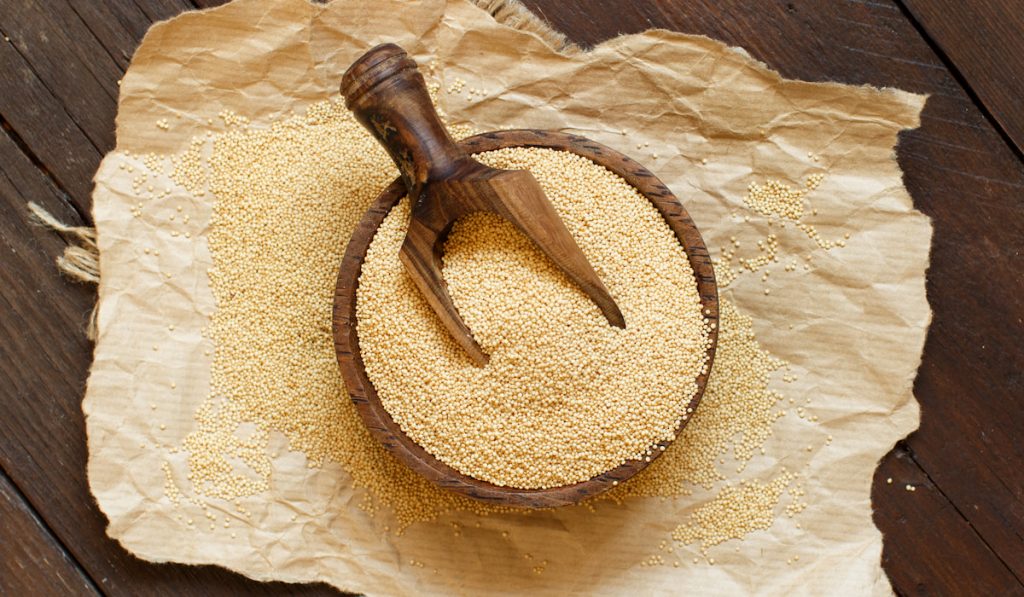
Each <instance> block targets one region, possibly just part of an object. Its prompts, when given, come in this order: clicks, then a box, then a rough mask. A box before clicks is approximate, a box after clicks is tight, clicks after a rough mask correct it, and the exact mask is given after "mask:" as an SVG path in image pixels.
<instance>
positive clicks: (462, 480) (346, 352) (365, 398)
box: [332, 129, 718, 508]
mask: <svg viewBox="0 0 1024 597" xmlns="http://www.w3.org/2000/svg"><path fill="white" fill-rule="evenodd" d="M459 145H460V146H461V147H462V148H463V149H465V150H466V151H467V152H469V153H474V154H475V153H482V152H486V151H493V150H496V149H503V148H507V147H540V148H547V149H556V150H561V151H568V152H571V153H574V154H577V155H580V156H582V157H585V158H588V159H590V160H591V161H593V162H595V163H597V164H598V165H601V166H604V167H605V168H607V169H608V170H610V171H612V172H614V173H615V174H617V175H618V176H620V177H622V178H623V179H625V180H626V182H628V183H630V184H631V185H633V187H635V188H636V189H637V190H638V191H639V192H640V193H641V194H642V195H644V196H645V197H646V198H647V199H648V200H649V201H650V202H651V203H652V204H653V205H654V206H655V207H656V208H657V209H658V211H659V212H660V213H661V215H662V217H663V218H664V219H665V221H666V223H667V224H668V225H669V227H670V228H671V229H672V231H673V232H674V233H675V235H676V238H678V239H679V241H680V243H681V244H682V245H683V248H684V249H685V251H686V255H687V257H688V259H689V261H690V266H691V267H692V268H693V271H694V277H695V279H696V282H697V292H698V295H699V296H700V300H701V306H702V309H703V313H704V317H705V318H706V319H707V320H708V321H710V322H712V323H713V324H714V325H712V327H711V330H710V331H709V334H708V336H709V339H710V341H711V343H710V346H709V348H708V350H707V355H708V361H707V366H706V367H705V368H704V369H703V370H702V372H701V373H700V374H699V375H698V376H697V391H696V392H695V393H694V395H693V397H692V398H691V399H690V401H689V403H688V404H687V406H686V412H685V413H683V416H682V417H681V418H680V422H679V425H678V427H677V428H676V437H678V436H679V434H680V433H681V432H682V431H683V429H684V428H685V427H686V424H687V423H688V422H689V420H690V418H692V416H693V413H694V412H695V411H696V409H697V406H698V405H699V404H700V401H701V398H702V397H703V395H704V390H705V388H706V387H707V380H708V377H709V376H710V374H711V369H712V365H713V363H714V358H715V349H716V348H717V346H718V285H717V282H716V279H715V272H714V267H713V265H712V260H711V256H710V255H709V254H708V250H707V247H706V245H705V244H704V239H703V238H702V237H701V234H700V231H699V230H698V229H697V226H696V224H694V222H693V220H692V219H691V218H690V215H689V213H687V211H686V208H684V207H683V205H682V203H681V202H680V201H679V199H678V198H677V197H676V196H675V195H674V194H673V193H672V191H670V190H669V188H668V187H667V186H665V184H664V183H662V182H661V180H659V179H658V178H657V177H656V176H655V175H654V174H653V173H651V172H650V171H649V170H647V169H646V168H644V167H643V166H642V165H640V164H639V163H638V162H636V161H634V160H632V159H631V158H629V157H628V156H626V155H624V154H622V153H620V152H618V151H616V150H614V149H611V148H609V147H606V146H604V145H602V144H600V143H597V142H595V141H592V140H590V139H588V138H586V137H582V136H579V135H573V134H569V133H562V132H556V131H545V130H538V129H515V130H504V131H495V132H489V133H482V134H479V135H474V136H472V137H468V138H466V139H463V140H462V141H460V142H459ZM405 195H406V190H405V186H404V185H403V184H402V181H401V179H396V180H395V181H394V182H392V183H391V185H389V186H388V187H387V188H386V189H385V190H384V191H383V192H382V193H381V194H380V195H379V196H378V197H377V198H376V199H375V200H374V202H373V204H372V205H371V206H370V208H369V209H368V210H367V211H366V214H365V215H364V216H363V218H362V219H361V220H360V222H359V224H358V225H357V226H356V228H355V230H354V231H353V233H352V236H351V237H350V239H349V242H348V246H347V247H346V249H345V254H344V257H343V258H342V261H341V267H340V269H339V270H338V279H337V283H336V285H335V291H334V308H333V318H332V319H333V334H334V346H335V354H336V356H337V360H338V365H339V367H340V369H341V375H342V378H343V380H344V382H345V388H346V389H347V391H348V394H349V397H350V398H351V400H352V403H353V404H354V405H355V408H356V410H357V412H358V413H359V416H360V418H361V419H362V421H363V423H364V424H365V425H366V427H367V429H368V430H369V431H370V434H371V435H373V437H374V438H376V439H377V441H379V442H380V443H381V444H383V445H384V447H385V448H386V449H387V450H388V452H390V453H391V454H392V455H393V456H394V457H396V458H397V459H398V460H399V461H400V462H402V463H404V464H405V465H406V466H408V467H409V468H411V469H413V470H414V471H415V472H417V473H418V474H420V475H422V476H423V477H425V478H426V479H427V480H429V481H430V482H432V483H434V484H435V485H438V486H440V487H442V488H444V489H447V490H449V491H454V492H456V493H459V494H462V495H465V496H467V497H470V498H473V499H476V500H482V501H485V502H490V503H493V504H500V505H507V506H516V507H525V508H553V507H557V506H563V505H568V504H575V503H579V502H580V501H582V500H584V499H586V498H588V497H591V496H594V495H597V494H599V493H601V492H604V491H607V490H608V489H611V488H612V487H614V486H615V485H618V484H619V483H621V482H623V481H625V480H626V479H629V478H630V477H632V476H634V475H635V474H637V473H639V472H640V471H641V470H643V469H644V468H646V467H647V466H648V465H649V464H650V463H651V462H654V461H655V460H656V459H657V457H658V456H660V455H661V453H662V452H663V450H660V449H655V450H654V451H653V453H652V455H651V457H650V458H649V459H646V458H644V459H636V460H627V461H626V462H624V463H623V464H621V465H619V466H617V467H615V468H613V469H611V470H608V471H606V472H604V473H601V474H600V475H597V476H595V477H592V478H591V479H588V480H586V481H581V482H578V483H574V484H572V485H563V486H559V487H552V488H548V489H520V488H515V487H504V486H500V485H496V484H493V483H490V482H487V481H483V480H480V479H476V478H474V477H470V476H468V475H465V474H463V473H461V472H459V471H457V470H456V469H454V468H452V467H451V466H449V465H447V464H445V463H443V462H441V461H440V460H438V459H437V458H436V457H434V456H433V455H431V454H430V453H429V452H427V451H426V450H425V449H424V448H423V447H421V446H420V445H419V444H417V443H416V442H415V441H413V440H412V439H411V438H410V437H409V436H408V435H406V434H405V433H404V432H403V431H402V429H401V428H400V426H399V425H398V424H397V423H396V422H395V421H394V419H392V418H391V415H390V414H389V413H388V412H387V410H386V409H385V408H384V406H383V405H382V404H381V402H380V399H379V397H378V396H377V392H376V389H375V388H374V387H373V384H372V383H371V382H370V379H369V377H368V376H367V374H366V369H365V367H364V366H363V361H362V356H361V353H360V349H359V333H358V322H357V318H356V293H357V291H358V286H359V275H360V273H361V271H362V265H363V261H364V260H365V258H366V252H367V250H368V249H369V246H370V243H371V242H372V241H373V237H374V235H375V234H376V232H377V228H378V227H379V226H380V224H381V223H382V222H383V221H384V218H385V217H386V216H387V214H388V213H389V212H390V211H391V209H392V208H393V207H394V206H395V205H396V204H397V203H398V202H399V201H400V200H401V199H402V198H403V197H405ZM671 443H672V440H668V441H662V442H659V443H658V444H656V446H658V447H666V448H667V447H668V445H669V444H671Z"/></svg>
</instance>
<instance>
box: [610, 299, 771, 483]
mask: <svg viewBox="0 0 1024 597" xmlns="http://www.w3.org/2000/svg"><path fill="white" fill-rule="evenodd" d="M719 317H720V319H719V322H720V325H719V333H718V347H717V348H716V350H715V364H714V367H712V369H711V378H710V379H709V380H708V385H707V389H706V390H705V392H704V397H703V398H702V399H701V403H700V407H699V408H698V409H697V410H696V412H695V413H694V415H693V418H692V419H691V420H690V422H689V425H688V426H687V427H686V429H685V430H684V431H683V433H682V434H681V435H680V437H679V438H678V439H677V440H676V442H675V443H674V444H672V445H671V446H669V447H668V449H667V450H666V451H665V454H664V455H663V456H662V457H661V458H659V459H658V460H656V461H655V462H653V463H651V466H650V467H648V468H647V469H646V470H644V471H643V472H641V473H640V474H639V475H637V476H636V477H634V478H633V479H632V480H630V481H629V482H628V483H624V484H622V485H621V486H619V487H617V488H616V489H614V490H613V491H612V492H611V496H610V497H613V498H615V499H621V498H623V497H627V496H673V495H679V494H681V493H683V492H689V487H691V486H694V485H697V486H700V487H704V488H706V489H710V488H711V487H712V486H713V485H714V484H715V483H716V482H718V481H720V480H722V479H725V478H726V477H725V476H724V475H723V474H722V472H721V471H720V470H719V465H720V464H721V460H722V458H723V457H724V456H725V455H727V454H728V453H729V452H730V451H731V452H732V457H733V458H734V459H735V460H736V461H737V462H738V463H739V470H738V471H736V472H740V471H742V470H743V467H744V465H745V463H746V462H748V461H749V460H750V459H751V458H752V457H753V456H754V454H755V452H756V451H757V450H759V449H760V448H761V446H762V445H763V444H764V441H765V440H766V439H767V438H768V436H769V435H771V432H772V426H773V425H774V423H775V421H776V420H778V418H779V416H780V411H777V410H776V409H775V406H776V405H777V404H778V402H779V400H781V398H782V396H781V395H780V394H779V393H778V392H775V391H774V390H770V389H768V382H769V376H770V375H771V374H772V373H773V372H775V371H777V370H778V369H779V368H781V367H783V366H784V363H783V362H782V361H781V360H779V359H776V358H774V357H772V356H771V355H770V354H768V352H766V351H765V350H764V349H762V348H761V346H760V345H759V344H758V342H757V339H756V338H755V336H754V328H753V321H752V320H751V319H750V317H748V316H746V315H743V314H742V313H740V312H739V311H738V310H737V309H736V307H735V306H734V305H733V304H732V301H730V300H729V299H728V297H726V296H724V295H723V296H722V297H721V302H720V304H719Z"/></svg>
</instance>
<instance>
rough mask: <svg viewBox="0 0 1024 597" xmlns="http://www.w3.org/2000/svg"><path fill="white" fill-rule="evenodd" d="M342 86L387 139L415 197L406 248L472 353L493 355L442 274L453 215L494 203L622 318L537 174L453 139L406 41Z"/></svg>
mask: <svg viewBox="0 0 1024 597" xmlns="http://www.w3.org/2000/svg"><path fill="white" fill-rule="evenodd" d="M341 93H342V95H343V96H344V97H345V105H346V106H347V107H348V108H349V109H350V110H352V112H353V113H354V114H355V116H356V118H357V119H358V120H359V122H361V123H362V124H363V126H365V127H366V128H367V129H369V130H370V132H371V133H373V135H374V137H376V138H377V140H378V141H380V143H381V144H382V145H383V146H384V147H385V149H387V152H388V154H389V155H390V156H391V159H393V160H394V161H395V164H396V165H397V166H398V169H399V171H400V172H401V175H402V181H403V182H404V183H405V187H406V190H407V191H408V195H409V198H410V200H411V201H413V205H412V218H411V220H410V221H409V228H408V231H407V232H406V235H405V241H404V242H403V243H402V248H401V251H400V253H399V257H400V259H401V260H402V263H403V265H404V266H405V269H406V271H407V272H408V274H409V276H410V277H411V278H412V280H413V282H414V283H415V284H416V287H417V288H419V291H420V292H421V293H422V294H423V296H424V297H425V298H426V299H427V302H428V303H429V304H430V307H431V308H432V309H433V310H434V312H435V313H437V316H438V317H440V318H441V322H442V323H443V324H444V326H445V327H446V328H447V329H448V331H449V332H450V333H451V335H452V336H453V337H454V338H455V340H456V341H457V342H458V343H459V345H461V346H462V347H463V349H465V351H466V352H467V353H468V354H469V356H470V357H471V358H472V359H473V361H474V362H475V363H477V364H478V365H480V366H483V365H485V364H487V358H488V357H487V355H486V354H485V353H484V351H483V350H482V349H481V348H480V345H479V344H477V342H476V340H474V339H473V336H472V333H471V332H470V330H469V328H468V327H467V326H466V324H465V322H464V321H463V320H462V317H461V316H460V315H459V312H458V310H457V309H456V308H455V305H454V304H453V303H452V298H451V296H450V295H449V294H448V287H447V285H446V284H445V281H444V278H443V277H442V274H441V266H442V261H441V255H442V251H443V243H444V240H445V238H446V237H447V235H448V232H449V231H450V230H451V228H452V225H453V224H454V223H455V221H456V220H458V219H459V218H460V217H462V216H464V215H467V214H469V213H471V212H477V211H487V212H491V213H494V214H497V215H499V216H501V217H502V218H504V219H506V220H508V221H509V222H511V223H512V224H514V225H515V226H516V227H517V228H519V230H520V231H522V233H523V234H525V235H526V236H527V237H528V238H530V239H531V240H532V241H533V242H534V243H536V244H537V246H538V247H539V248H540V249H541V251H543V252H544V254H545V255H547V256H548V258H550V259H551V261H552V262H553V263H554V264H555V265H556V266H557V267H558V268H559V269H561V270H562V272H564V273H565V275H567V276H568V277H569V279H571V280H572V281H573V282H575V283H576V284H578V285H579V287H580V288H581V289H582V290H583V292H585V293H586V294H587V296H589V297H590V298H591V300H593V301H594V303H596V304H597V306H598V308H600V309H601V312H602V313H603V314H604V316H605V318H606V319H607V320H608V322H609V323H611V324H612V325H614V326H617V327H620V328H622V327H625V325H626V324H625V320H624V319H623V317H622V312H621V311H619V308H618V306H616V304H615V301H614V300H613V299H612V297H611V295H610V294H609V293H608V289H607V288H605V286H604V284H603V283H602V282H601V280H600V278H598V276H597V273H596V272H594V268H592V267H591V266H590V263H589V262H588V261H587V258H586V256H585V255H584V254H583V251H582V250H580V248H579V246H578V245H577V244H576V241H575V240H573V238H572V235H571V234H570V233H569V230H568V229H567V228H566V227H565V224H564V223H562V220H561V219H560V218H559V217H558V213H557V212H556V211H555V208H554V206H552V205H551V202H550V201H549V200H548V198H547V197H546V196H545V195H544V191H543V190H541V188H540V184H539V183H538V182H537V179H535V178H534V177H533V175H532V174H530V173H529V172H527V171H525V170H499V169H497V168H490V167H488V166H484V165H483V164H481V163H480V162H478V161H476V160H474V159H473V158H472V157H470V155H469V154H468V153H466V152H465V151H464V150H463V149H462V148H460V147H459V146H458V145H456V144H455V142H454V141H452V139H451V137H449V136H448V132H447V131H446V130H445V127H444V125H443V124H442V123H441V120H440V119H439V118H438V116H437V112H436V111H435V110H434V106H433V104H432V103H431V101H430V95H429V94H428V93H427V87H426V84H425V83H424V80H423V76H422V75H420V73H419V71H418V70H417V69H416V63H415V62H414V61H413V60H412V59H411V58H409V56H408V55H407V54H406V52H405V50H403V49H402V48H400V47H398V46H396V45H395V44H382V45H379V46H377V47H375V48H373V49H372V50H370V51H369V52H367V53H366V54H364V55H363V56H362V57H361V58H359V59H358V60H356V61H355V63H353V64H352V66H350V67H349V69H348V70H347V71H346V72H345V75H344V77H343V78H342V80H341Z"/></svg>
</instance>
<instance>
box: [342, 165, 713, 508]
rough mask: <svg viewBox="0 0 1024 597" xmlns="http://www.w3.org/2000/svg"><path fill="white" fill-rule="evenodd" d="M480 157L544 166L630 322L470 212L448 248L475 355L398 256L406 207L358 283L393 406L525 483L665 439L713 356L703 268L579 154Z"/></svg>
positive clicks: (430, 439) (579, 474) (397, 415)
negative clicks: (701, 287)
mask: <svg viewBox="0 0 1024 597" xmlns="http://www.w3.org/2000/svg"><path fill="white" fill-rule="evenodd" d="M480 159H481V161H483V162H484V163H486V164H488V165H490V166H494V167H498V168H506V169H526V170H530V171H531V172H533V174H534V176H536V177H537V180H538V181H539V182H540V184H541V186H542V187H543V189H544V191H545V193H546V194H547V196H548V197H549V198H550V199H551V201H552V203H553V204H554V205H555V207H556V209H558V211H559V214H560V215H561V217H562V219H563V220H564V221H565V223H566V225H567V226H568V228H569V230H570V231H571V232H572V234H573V236H574V238H576V239H577V241H578V243H579V244H580V247H581V248H582V249H583V251H584V252H585V253H586V255H587V258H588V259H589V261H590V262H591V264H593V265H594V268H595V270H596V271H598V272H599V273H600V275H601V277H602V280H603V281H604V283H605V284H606V285H607V286H608V288H609V290H610V292H611V293H612V295H613V297H614V298H615V300H616V303H617V304H618V306H619V307H620V309H621V310H622V312H623V314H624V315H625V318H626V328H625V329H619V328H616V327H613V326H610V325H609V324H608V322H607V321H606V320H605V319H604V317H603V316H602V315H601V313H600V311H599V310H598V308H597V306H596V305H595V304H594V303H593V302H592V301H590V300H589V299H588V298H587V297H586V295H584V294H583V293H582V291H580V290H579V289H578V288H577V287H576V286H575V285H573V284H572V283H571V282H570V281H569V280H568V279H567V278H565V277H564V276H563V275H562V274H561V273H560V272H559V271H558V270H557V269H556V268H555V266H554V265H553V264H552V263H551V262H550V261H549V260H548V259H547V258H546V257H544V256H543V254H542V253H541V252H540V250H539V249H538V248H537V247H536V246H535V245H533V243H532V242H531V241H529V240H528V239H527V238H526V237H525V236H523V235H522V234H521V233H519V232H518V230H517V229H516V228H515V227H514V226H513V225H512V224H509V223H507V222H504V221H502V220H501V219H499V218H498V217H497V216H493V215H489V214H474V215H472V216H469V217H466V218H465V219H463V220H461V221H460V222H458V223H457V224H456V226H455V227H454V229H453V230H452V233H451V236H450V237H449V240H448V242H447V244H446V247H445V253H444V272H445V279H446V281H447V283H448V288H449V290H450V292H451V295H452V299H453V301H454V302H455V304H456V306H457V307H458V309H459V312H460V314H462V316H463V318H464V319H465V321H466V323H467V325H468V326H469V328H470V329H471V330H472V331H473V334H474V337H475V338H476V340H477V341H478V342H479V343H480V345H481V346H482V347H483V349H484V350H485V351H486V352H487V353H488V354H489V355H490V357H491V358H490V362H489V363H488V365H487V366H486V367H482V368H478V367H475V366H473V364H472V363H471V362H470V361H469V358H468V357H467V356H466V354H465V353H464V352H463V351H462V350H461V349H460V348H459V347H458V346H457V345H456V344H455V342H454V341H453V340H452V339H451V337H450V335H449V334H448V333H447V332H446V331H445V329H444V328H443V327H441V325H440V323H439V321H438V320H437V318H436V316H434V314H433V312H432V311H431V310H430V308H429V307H428V305H427V303H426V301H425V300H424V299H423V298H422V297H421V296H420V294H419V293H418V292H417V290H416V289H415V287H414V286H413V284H412V282H411V281H410V280H409V278H408V277H407V276H406V274H405V272H404V269H403V267H402V265H401V262H400V261H399V259H398V249H399V247H400V246H401V243H402V239H403V237H404V234H405V227H406V224H407V222H408V219H409V209H408V206H407V205H406V203H404V202H403V203H402V204H401V206H400V207H398V208H396V209H395V210H394V211H393V212H392V214H390V215H389V216H388V217H387V218H386V219H385V221H384V223H383V225H382V226H381V227H380V229H379V231H378V233H377V235H376V236H375V238H374V239H373V242H372V244H371V246H370V250H369V252H368V254H367V258H366V261H365V263H364V264H363V270H362V275H361V277H360V280H359V291H358V301H357V314H358V317H359V337H360V348H361V351H362V357H363V362H364V363H365V365H366V370H367V373H368V375H369V377H370V380H371V381H372V382H373V384H374V387H375V388H376V389H377V393H378V394H379V396H380V399H381V402H382V403H383V405H384V407H385V408H386V409H387V410H388V412H389V413H391V415H392V417H393V418H394V419H395V421H396V422H397V423H398V424H399V425H400V426H401V427H402V429H403V431H405V433H407V434H408V435H409V436H410V437H411V438H412V439H413V440H414V441H416V442H417V443H418V444H419V445H421V446H423V447H424V448H425V449H426V450H427V451H428V452H430V453H431V454H433V455H434V456H436V457H437V458H438V459H440V460H441V461H443V462H445V463H447V464H449V465H450V466H452V467H453V468H455V469H457V470H459V471H460V472H462V473H464V474H467V475H470V476H472V477H476V478H478V479H483V480H486V481H489V482H491V483H495V484H498V485H503V486H510V487H518V488H530V489H536V488H548V487H555V486H561V485H567V484H571V483H576V482H579V481H584V480H587V479H590V478H592V477H594V476H595V475H597V474H600V473H602V472H605V471H607V470H609V469H612V468H614V467H616V466H618V465H620V464H622V463H623V462H625V461H626V460H629V459H637V458H644V457H647V456H649V451H650V449H651V446H652V445H653V444H656V443H657V442H660V441H663V440H670V439H672V438H673V437H674V435H675V429H676V427H677V426H678V424H679V421H680V417H681V416H684V415H685V411H686V405H687V404H688V403H689V401H690V399H691V398H692V397H693V395H694V393H695V391H696V389H697V386H696V377H697V374H698V373H699V372H700V370H701V369H702V368H703V367H704V364H705V363H706V361H707V357H706V351H707V348H708V344H709V340H708V331H709V329H710V328H709V324H708V323H707V322H706V320H705V319H704V316H703V314H702V313H701V303H700V298H699V296H698V294H697V288H696V282H695V279H694V275H693V270H692V269H691V268H690V264H689V261H688V259H687V256H686V253H685V251H684V250H683V248H682V246H681V245H680V244H679V242H678V240H677V239H676V237H675V235H674V233H673V232H672V231H671V229H670V228H669V227H668V225H667V224H666V223H665V221H664V219H663V218H662V216H661V215H660V214H659V213H658V211H657V210H656V209H655V208H654V207H653V206H652V205H651V203H650V202H649V201H648V200H647V199H646V198H645V197H643V196H642V195H640V194H639V193H638V192H637V191H636V189H634V188H633V187H632V186H630V185H629V184H628V183H626V182H625V181H624V180H622V179H621V178H620V177H618V176H616V175H615V174H613V173H612V172H610V171H608V170H607V169H605V168H603V167H601V166H598V165H597V164H594V163H593V162H591V161H589V160H587V159H585V158H582V157H580V156H577V155H574V154H570V153H566V152H558V151H554V150H549V149H539V148H515V149H505V150H500V151H495V152H490V153H488V154H484V155H482V156H480Z"/></svg>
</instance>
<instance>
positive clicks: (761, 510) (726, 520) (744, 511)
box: [672, 470, 796, 563]
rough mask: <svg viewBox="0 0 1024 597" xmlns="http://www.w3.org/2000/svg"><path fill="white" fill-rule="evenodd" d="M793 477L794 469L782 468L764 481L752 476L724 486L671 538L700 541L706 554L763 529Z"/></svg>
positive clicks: (773, 517)
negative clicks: (788, 470)
mask: <svg viewBox="0 0 1024 597" xmlns="http://www.w3.org/2000/svg"><path fill="white" fill-rule="evenodd" d="M795 478H796V476H795V475H794V474H793V473H790V472H787V471H785V470H783V473H782V474H781V475H779V476H778V477H776V478H775V479H772V480H771V481H768V482H766V483H762V482H760V481H757V480H751V481H740V483H739V484H738V485H730V486H726V487H724V488H723V489H722V491H721V492H719V494H718V495H717V496H716V497H715V499H713V500H711V501H709V502H707V503H706V504H704V505H703V506H701V507H700V508H698V509H697V510H696V511H695V512H694V513H693V515H692V516H691V517H690V520H689V521H688V522H687V523H685V524H681V525H679V526H678V527H676V530H675V531H674V532H673V533H672V538H673V539H675V540H676V541H679V542H680V543H684V544H690V543H693V542H695V541H700V543H701V551H702V552H703V553H704V555H705V556H706V555H707V553H708V549H710V548H711V547H714V546H715V545H718V544H719V543H724V542H725V541H728V540H729V539H741V538H743V537H744V536H745V535H747V534H748V533H751V532H753V531H759V530H765V529H767V528H769V527H771V526H772V523H774V522H775V508H776V506H778V504H779V499H780V498H781V497H782V492H783V491H785V489H786V488H787V487H788V486H789V484H790V483H792V482H793V479H795ZM712 563H713V561H712Z"/></svg>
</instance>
